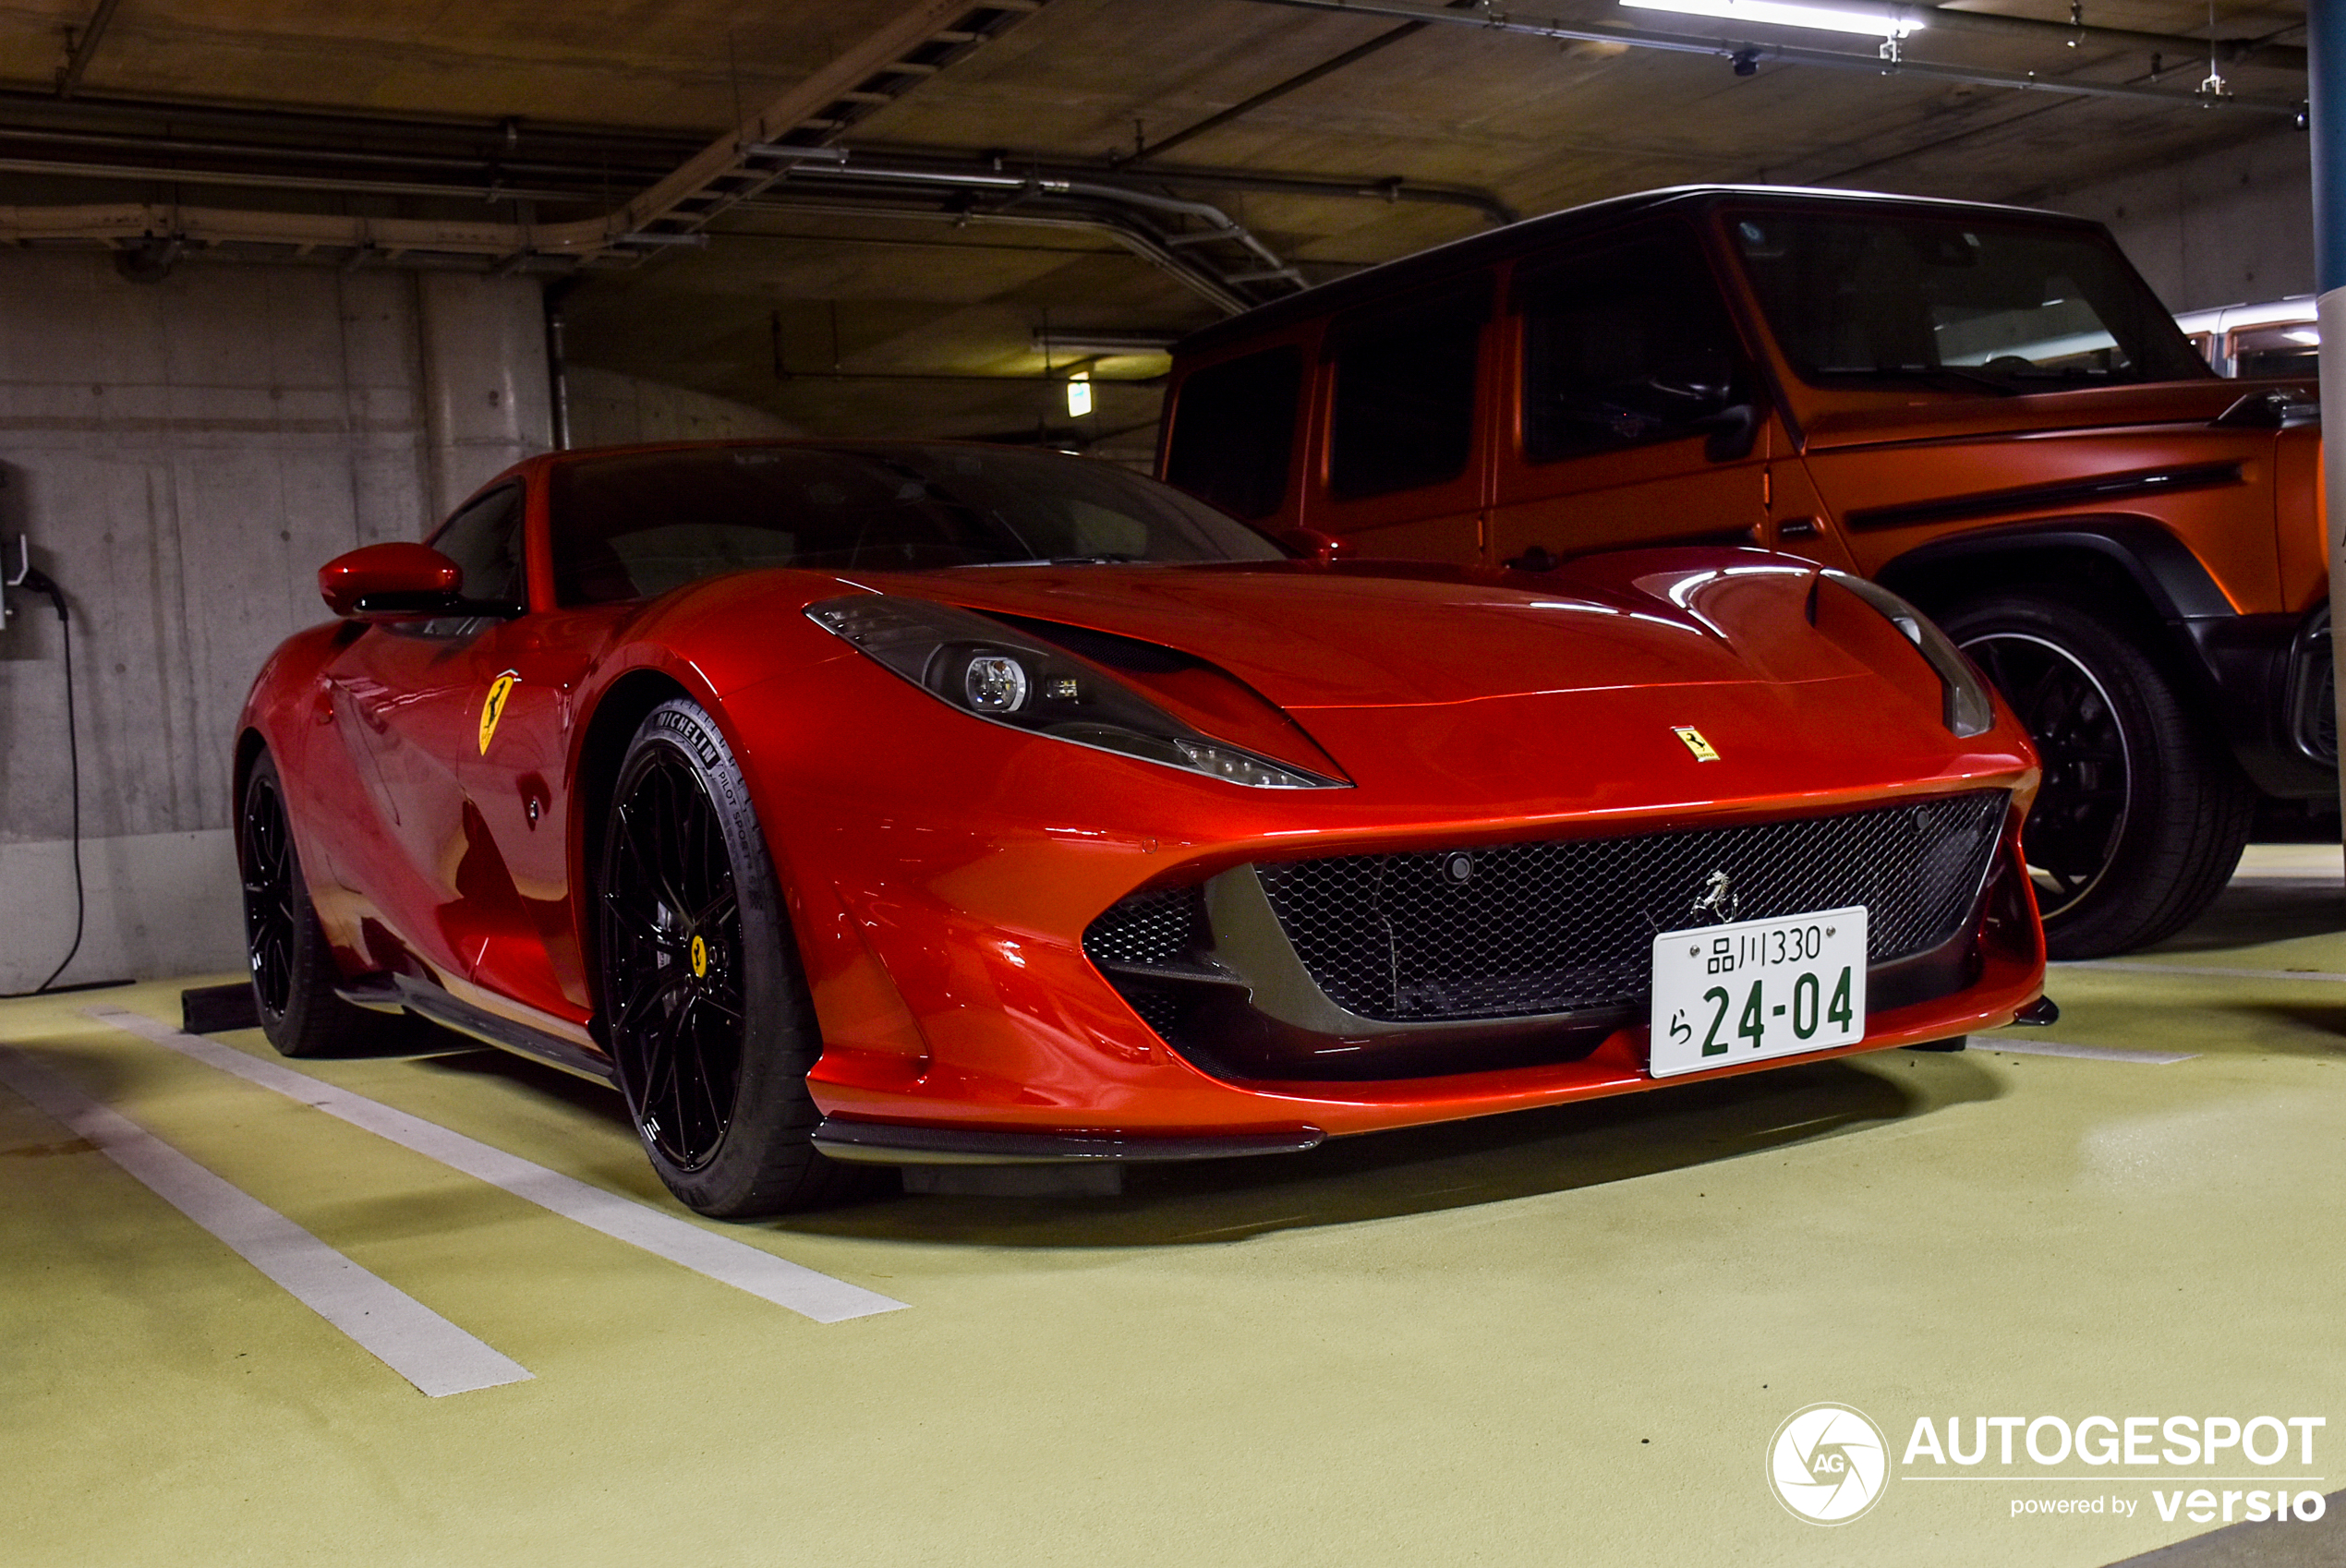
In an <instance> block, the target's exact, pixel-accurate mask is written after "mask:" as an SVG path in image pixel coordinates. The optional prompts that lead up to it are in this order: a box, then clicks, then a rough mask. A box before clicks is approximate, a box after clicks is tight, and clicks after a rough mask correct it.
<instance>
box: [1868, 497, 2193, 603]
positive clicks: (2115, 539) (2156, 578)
mask: <svg viewBox="0 0 2346 1568" xmlns="http://www.w3.org/2000/svg"><path fill="white" fill-rule="evenodd" d="M2050 550H2069V551H2080V552H2083V553H2086V554H2088V555H2093V556H2098V557H2099V558H2100V559H2102V560H2104V561H2109V562H2110V564H2111V565H2113V566H2115V567H2117V568H2118V570H2119V571H2120V572H2121V573H2123V574H2124V576H2125V577H2126V578H2127V579H2128V580H2129V581H2130V582H2132V583H2133V584H2134V587H2135V589H2136V590H2137V591H2138V592H2139V593H2140V594H2141V595H2142V597H2143V601H2144V603H2145V604H2146V606H2147V607H2148V609H2150V611H2151V613H2152V614H2154V615H2155V616H2157V617H2158V618H2159V621H2162V622H2164V623H2165V624H2167V625H2168V626H2171V627H2173V628H2175V629H2176V630H2177V631H2178V632H2180V631H2181V630H2182V628H2183V624H2184V623H2185V622H2186V621H2204V620H2212V619H2217V618H2219V617H2229V616H2235V615H2237V614H2238V613H2239V611H2237V610H2236V609H2233V608H2232V602H2231V599H2229V598H2227V597H2225V596H2224V590H2223V589H2221V588H2220V587H2218V586H2217V585H2216V580H2215V578H2213V577H2211V576H2209V575H2208V573H2207V567H2205V566H2203V565H2201V564H2200V562H2199V558H2198V557H2197V556H2195V555H2194V554H2193V553H2192V552H2191V548H2190V547H2189V546H2188V545H2185V544H2184V543H2183V541H2182V540H2180V539H2178V538H2176V537H2174V536H2173V535H2172V534H2171V533H2169V532H2168V531H2167V530H2166V529H2164V528H2162V527H2160V526H2159V525H2158V524H2156V523H2153V522H2151V521H2149V520H2148V519H2147V518H2143V517H2130V516H2109V515H2101V516H2084V517H2061V518H2052V519H2049V520H2047V521H2044V522H2038V523H2024V524H2018V525H2013V524H2001V525H1996V526H1994V527H1989V528H1978V529H1973V530H1971V531H1969V532H1966V533H1961V534H1952V535H1949V536H1947V537H1943V538H1938V539H1933V540H1931V541H1930V542H1929V544H1926V545H1920V546H1917V548H1916V549H1910V550H1908V551H1907V552H1906V553H1905V554H1904V555H1901V556H1898V557H1895V558H1894V559H1893V560H1891V561H1888V562H1886V563H1885V564H1884V565H1883V566H1882V568H1881V569H1880V571H1879V572H1877V573H1874V575H1875V576H1876V577H1877V578H1879V579H1880V582H1881V584H1882V585H1883V586H1885V587H1889V588H1893V589H1895V590H1896V591H1897V592H1899V593H1902V594H1905V593H1907V590H1908V588H1909V587H1921V588H1923V589H1924V592H1925V593H1926V594H1928V592H1929V590H1928V588H1927V587H1925V586H1924V584H1923V583H1921V582H1917V578H1925V579H1927V578H1928V577H1929V575H1931V574H1932V573H1935V572H1936V571H1938V570H1939V569H1940V568H1942V567H1946V566H1951V565H1953V564H1955V563H1956V562H1958V561H1960V562H1963V563H1965V564H1977V565H1985V564H1987V563H1988V562H1989V561H1991V560H1993V559H1994V558H1996V557H1998V556H2015V555H2026V556H2041V555H2043V554H2044V553H2045V552H2047V551H2050ZM1908 597H1913V596H1912V595H1911V594H1908ZM1926 608H1928V607H1927V606H1926Z"/></svg>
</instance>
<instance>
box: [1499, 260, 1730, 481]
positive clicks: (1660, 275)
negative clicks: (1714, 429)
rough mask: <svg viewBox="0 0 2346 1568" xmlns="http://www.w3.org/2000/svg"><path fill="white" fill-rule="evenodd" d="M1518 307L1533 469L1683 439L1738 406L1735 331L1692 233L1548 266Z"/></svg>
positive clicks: (1525, 281)
mask: <svg viewBox="0 0 2346 1568" xmlns="http://www.w3.org/2000/svg"><path fill="white" fill-rule="evenodd" d="M1516 297H1517V300H1518V305H1519V308H1520V309H1521V310H1522V313H1523V453H1524V456H1525V457H1526V458H1527V459H1529V460H1530V461H1531V462H1533V463H1551V462H1554V461H1556V460H1558V459H1560V458H1567V457H1580V456H1585V455H1587V454H1589V453H1591V452H1613V451H1617V450H1619V449H1621V448H1624V447H1632V446H1644V445H1648V444H1651V443H1652V442H1655V441H1671V440H1685V439H1686V438H1687V437H1689V436H1692V435H1695V434H1697V433H1699V429H1698V425H1699V421H1702V420H1705V419H1708V418H1710V417H1711V416H1713V415H1715V414H1717V413H1718V412H1719V411H1720V410H1721V409H1723V408H1724V407H1726V406H1727V405H1728V404H1730V403H1732V402H1734V401H1735V399H1736V396H1737V391H1736V380H1737V370H1736V367H1737V361H1738V358H1739V356H1738V354H1737V352H1736V346H1735V328H1734V326H1733V325H1732V324H1731V323H1730V322H1729V321H1728V320H1727V314H1726V310H1725V308H1724V307H1723V306H1722V305H1721V304H1720V303H1719V292H1718V285H1717V284H1716V283H1715V282H1714V281H1713V280H1712V278H1711V270H1710V268H1709V267H1708V266H1706V265H1705V264H1704V262H1703V259H1702V254H1701V251H1700V250H1699V248H1698V247H1697V245H1696V243H1695V240H1694V236H1693V235H1689V234H1686V233H1684V232H1683V231H1675V232H1672V233H1669V234H1664V235H1651V236H1649V237H1646V238H1643V239H1638V240H1633V241H1630V242H1628V243H1626V244H1622V245H1617V246H1614V247H1609V248H1606V249H1603V250H1600V251H1598V252H1596V253H1594V254H1592V255H1588V256H1580V257H1575V258H1573V259H1571V260H1568V261H1566V262H1563V263H1561V264H1559V265H1556V266H1554V267H1542V268H1541V269H1540V270H1539V271H1536V272H1531V273H1528V274H1526V275H1525V276H1524V277H1523V278H1522V280H1521V281H1520V283H1518V286H1517V291H1516Z"/></svg>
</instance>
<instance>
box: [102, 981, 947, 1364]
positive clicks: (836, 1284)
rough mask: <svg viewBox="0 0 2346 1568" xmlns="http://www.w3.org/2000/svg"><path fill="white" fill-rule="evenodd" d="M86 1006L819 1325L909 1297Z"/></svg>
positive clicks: (167, 1029) (250, 1059)
mask: <svg viewBox="0 0 2346 1568" xmlns="http://www.w3.org/2000/svg"><path fill="white" fill-rule="evenodd" d="M84 1011H85V1012H86V1013H87V1014H88V1016H90V1017H91V1018H93V1019H98V1020H99V1021H100V1022H102V1023H108V1024H112V1025H113V1026H114V1027H115V1028H116V1029H121V1030H127V1031H129V1032H130V1033H132V1034H136V1035H138V1036H139V1037H140V1038H142V1039H146V1040H151V1041H153V1042H154V1043H156V1044H158V1045H163V1046H168V1047H169V1048H170V1049H172V1050H174V1051H176V1052H178V1053H179V1054H180V1055H183V1056H189V1057H192V1058H194V1059H195V1060H197V1061H199V1062H201V1063H203V1064H204V1065H205V1066H206V1067H218V1068H219V1069H220V1070H221V1071H223V1072H227V1073H234V1074H236V1076H237V1077H238V1078H241V1079H243V1080H246V1081H247V1082H248V1083H257V1084H259V1085H260V1087H261V1088H263V1089H272V1090H274V1091H276V1092H278V1093H280V1094H283V1095H284V1096H286V1097H287V1098H289V1099H294V1100H298V1101H300V1102H301V1103H302V1104H305V1105H308V1106H311V1107H313V1108H315V1109H317V1110H320V1111H323V1112H325V1113H326V1115H328V1116H333V1117H335V1118H336V1119H338V1120H341V1121H345V1122H348V1123H349V1124H350V1125H351V1126H353V1127H356V1128H364V1129H365V1130H367V1131H369V1132H371V1133H373V1134H374V1135H375V1136H376V1137H378V1138H384V1139H388V1140H391V1141H392V1142H393V1143H396V1144H398V1145H399V1146H400V1147H401V1148H403V1149H411V1150H413V1151H415V1152H417V1153H418V1154H421V1155H423V1156H424V1157H425V1158H426V1159H429V1160H437V1161H439V1162H440V1163H441V1164H443V1165H446V1166H449V1167H450V1168H451V1169H453V1170H459V1171H462V1172H464V1173H465V1174H466V1176H473V1177H476V1178H478V1179H479V1180H481V1181H485V1182H487V1183H489V1184H490V1186H491V1187H497V1188H503V1189H504V1190H505V1191H507V1192H510V1193H512V1194H513V1195H514V1197H516V1198H520V1199H523V1200H526V1201H528V1202H531V1203H535V1204H537V1205H538V1207H539V1208H541V1209H546V1210H549V1211H550V1212H553V1213H557V1214H560V1215H561V1216H562V1218H564V1219H566V1220H575V1221H576V1222H577V1223H578V1224H582V1225H585V1226H586V1227H587V1228H588V1229H589V1230H598V1231H600V1232H602V1233H603V1234H604V1235H605V1236H610V1237H611V1239H612V1240H614V1241H623V1242H626V1243H627V1244H628V1245H629V1246H631V1247H640V1248H643V1249H644V1250H645V1251H647V1252H649V1253H651V1254H653V1255H654V1256H655V1257H660V1258H665V1259H667V1260H669V1261H670V1262H671V1263H680V1264H682V1265H683V1266H684V1267H685V1268H687V1269H690V1270H692V1271H693V1272H695V1273H696V1274H701V1275H704V1276H706V1277H707V1278H709V1279H713V1280H717V1281H720V1283H722V1284H725V1285H732V1286H733V1287H735V1288H736V1289H739V1290H745V1291H747V1292H749V1294H750V1295H752V1296H755V1297H757V1298H758V1299H760V1300H762V1301H770V1302H772V1303H773V1304H774V1305H775V1306H777V1307H786V1308H788V1309H790V1310H792V1311H793V1312H796V1313H798V1314H799V1315H801V1316H802V1317H807V1318H812V1319H814V1320H815V1321H816V1322H818V1323H837V1322H843V1321H847V1320H848V1319H850V1318H868V1317H870V1316H872V1315H873V1314H875V1313H877V1312H895V1311H900V1310H901V1309H903V1307H904V1303H903V1302H901V1301H897V1300H893V1299H891V1298H890V1297H885V1296H882V1295H880V1294H879V1293H878V1292H877V1291H870V1290H865V1289H864V1288H863V1287H862V1286H860V1285H849V1284H848V1283H847V1282H846V1281H845V1280H836V1279H833V1278H831V1276H830V1275H828V1274H825V1273H818V1272H816V1271H815V1270H813V1269H810V1268H807V1267H806V1266H805V1265H804V1264H801V1263H793V1262H792V1261H790V1260H788V1259H786V1258H777V1257H775V1256H774V1255H773V1254H772V1253H770V1252H762V1251H760V1250H758V1249H757V1248H755V1247H751V1246H749V1245H747V1244H746V1243H744V1242H739V1241H735V1240H733V1239H732V1237H730V1236H718V1235H715V1234H713V1233H712V1232H709V1231H705V1230H703V1229H701V1228H700V1227H699V1226H698V1225H695V1224H691V1223H690V1222H688V1221H685V1220H681V1219H678V1218H677V1217H676V1216H675V1215H673V1214H663V1213H661V1212H659V1211H658V1210H654V1209H647V1208H645V1207H644V1206H643V1205H642V1204H641V1203H637V1202H635V1200H632V1199H627V1198H622V1197H620V1196H619V1195H618V1194H616V1193H611V1192H605V1191H604V1190H603V1189H602V1188H599V1187H592V1186H589V1185H588V1184H587V1183H586V1182H583V1181H580V1180H578V1179H577V1178H576V1177H574V1176H564V1175H562V1173H561V1172H560V1171H553V1170H548V1169H547V1168H546V1167H545V1166H543V1165H539V1164H532V1163H531V1162H529V1161H527V1160H525V1159H523V1158H522V1157H521V1156H520V1155H518V1154H508V1153H506V1152H504V1151H503V1150H502V1149H493V1148H491V1147H490V1146H489V1145H488V1144H486V1143H482V1142H480V1141H478V1140H475V1139H470V1138H466V1136H465V1135H464V1134H463V1133H461V1132H451V1131H450V1130H449V1129H448V1128H444V1127H441V1126H439V1125H438V1124H436V1123H433V1122H428V1121H425V1120H424V1119H423V1118H422V1117H420V1116H409V1115H408V1114H407V1113H406V1112H405V1111H399V1110H393V1108H392V1107H391V1106H389V1105H386V1104H382V1103H381V1101H379V1100H369V1099H368V1098H367V1097H366V1096H365V1095H363V1094H354V1093H352V1092H350V1091H349V1090H346V1089H337V1088H335V1087H334V1086H333V1084H331V1083H328V1082H326V1081H325V1080H323V1079H316V1078H311V1077H310V1076H309V1075H308V1073H302V1072H296V1071H295V1070H294V1069H292V1068H291V1067H280V1066H279V1065H278V1064H276V1063H275V1062H266V1061H262V1060H261V1059H260V1058H259V1057H258V1056H248V1055H246V1054H245V1053H244V1052H242V1051H239V1050H237V1049H236V1047H235V1046H233V1045H223V1044H221V1043H219V1042H218V1041H216V1040H206V1039H204V1038H203V1037H202V1036H201V1035H196V1034H182V1033H180V1032H179V1031H177V1030H175V1029H173V1028H172V1027H171V1026H170V1025H169V1024H165V1023H158V1022H156V1021H155V1020H154V1019H151V1018H149V1017H147V1016H146V1015H145V1014H143V1013H132V1012H125V1011H123V1010H122V1009H121V1008H119V1007H90V1008H85V1009H84Z"/></svg>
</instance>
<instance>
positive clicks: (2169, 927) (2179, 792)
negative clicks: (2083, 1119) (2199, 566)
mask: <svg viewBox="0 0 2346 1568" xmlns="http://www.w3.org/2000/svg"><path fill="white" fill-rule="evenodd" d="M1940 621H1941V624H1942V625H1943V626H1944V627H1945V628H1946V631H1947V634H1948V635H1949V636H1950V637H1951V638H1953V640H1954V642H1955V643H1956V645H1958V646H1960V647H1961V648H1962V649H1963V650H1964V651H1965V653H1967V654H1969V655H1970V656H1971V657H1972V658H1973V659H1975V660H1976V661H1977V663H1978V664H1979V667H1980V668H1981V669H1983V670H1984V671H1985V672H1986V673H1987V675H1988V677H1989V679H1990V680H1991V681H1994V682H1995V683H1996V687H1997V689H1998V690H1999V691H2001V693H2002V694H2003V696H2004V700H2005V701H2006V702H2007V703H2009V704H2011V705H2012V708H2013V713H2014V714H2015V715H2016V716H2017V717H2018V718H2019V719H2020V721H2021V723H2022V724H2023V725H2024V726H2026V729H2027V730H2028V733H2029V736H2030V738H2031V739H2033V740H2034V741H2035V742H2036V744H2037V751H2038V757H2039V759H2040V760H2041V761H2042V763H2043V765H2044V778H2043V783H2042V785H2041V786H2040V787H2039V790H2038V796H2037V802H2036V804H2035V805H2034V806H2033V807H2032V808H2031V809H2030V811H2029V814H2028V820H2027V823H2026V825H2025V826H2023V827H2022V829H2021V838H2020V842H2021V850H2022V852H2023V854H2024V855H2025V857H2026V860H2027V862H2028V878H2029V881H2030V883H2031V884H2032V885H2033V887H2035V889H2036V894H2037V903H2038V909H2039V911H2042V913H2043V915H2044V918H2045V945H2046V948H2047V950H2048V951H2049V952H2050V955H2051V956H2052V957H2053V958H2056V959H2091V958H2100V957H2104V956H2106V955H2108V954H2111V953H2122V952H2128V951H2131V950H2132V949H2134V948H2136V947H2147V946H2149V945H2150V944H2152V943H2154V942H2158V941H2161V940H2163V939H2164V938H2166V937H2168V936H2171V935H2174V934H2175V933H2176V932H2177V931H2179V930H2181V929H2182V928H2183V926H2185V925H2187V924H2189V923H2191V922H2192V921H2193V920H2195V919H2196V918H2197V917H2198V915H2199V914H2200V912H2201V911H2204V910H2206V909H2207V906H2208V905H2209V904H2210V903H2212V902H2214V901H2215V899H2216V896H2217V894H2219V893H2220V892H2222V891H2223V887H2224V884H2225V883H2226V882H2228V881H2229V880H2231V873H2232V868H2233V867H2234V866H2235V865H2237V864H2238V863H2239V862H2240V851H2241V848H2242V846H2243V845H2244V844H2245V843H2246V842H2247V841H2248V830H2249V827H2250V826H2251V824H2252V822H2253V820H2254V818H2255V806H2256V790H2255V786H2254V785H2252V784H2251V783H2250V782H2249V781H2248V778H2247V776H2246V775H2245V774H2243V773H2242V771H2241V769H2240V765H2239V764H2238V763H2237V762H2236V761H2234V760H2233V758H2232V756H2231V754H2230V752H2229V751H2228V750H2227V749H2226V748H2225V746H2224V744H2223V742H2222V740H2221V739H2220V737H2219V735H2218V734H2217V733H2216V732H2215V730H2214V727H2213V725H2212V724H2211V723H2210V722H2209V720H2208V719H2207V717H2206V716H2204V715H2202V714H2199V713H2197V712H2195V710H2193V709H2191V708H2188V707H2186V706H2184V704H2183V701H2182V700H2181V699H2180V698H2179V697H2178V696H2177V695H2176V693H2175V688H2174V686H2173V685H2172V683H2171V681H2169V680H2168V679H2167V677H2166V676H2165V675H2164V674H2163V673H2162V672H2161V671H2160V669H2159V667H2158V665H2157V664H2155V663H2154V662H2153V661H2152V659H2151V657H2149V656H2148V654H2146V652H2145V651H2144V649H2143V648H2142V647H2141V646H2139V645H2137V644H2136V643H2135V642H2134V640H2132V638H2131V637H2129V636H2128V634H2127V633H2126V632H2125V631H2124V630H2123V627H2124V625H2125V624H2126V623H2125V622H2123V621H2117V620H2114V619H2112V618H2111V617H2110V613H2109V612H2108V611H2107V609H2104V608H2102V607H2099V606H2098V605H2096V604H2093V603H2091V602H2087V601H2085V600H2082V599H2081V600H2075V601H2073V600H2071V599H2069V598H2066V597H2060V596H2058V595H2056V594H2054V593H2051V592H2049V591H2029V590H2019V589H2015V590H2012V591H2009V592H2005V593H2000V594H1994V595H1989V596H1987V597H1982V598H1979V599H1976V600H1973V601H1971V602H1970V603H1967V604H1964V605H1960V606H1957V607H1956V608H1954V609H1951V610H1948V611H1946V612H1945V613H1944V614H1942V615H1941V617H1940Z"/></svg>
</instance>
